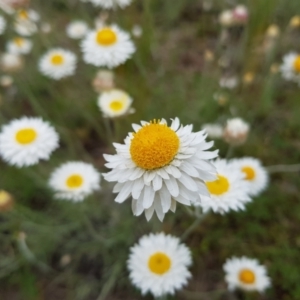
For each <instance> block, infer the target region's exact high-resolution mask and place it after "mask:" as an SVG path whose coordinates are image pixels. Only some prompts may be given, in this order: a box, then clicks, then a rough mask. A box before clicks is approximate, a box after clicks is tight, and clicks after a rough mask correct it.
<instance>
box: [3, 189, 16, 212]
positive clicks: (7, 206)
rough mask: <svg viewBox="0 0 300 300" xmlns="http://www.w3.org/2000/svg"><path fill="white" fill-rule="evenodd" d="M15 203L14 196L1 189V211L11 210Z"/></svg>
mask: <svg viewBox="0 0 300 300" xmlns="http://www.w3.org/2000/svg"><path fill="white" fill-rule="evenodd" d="M13 205H14V199H13V196H12V195H11V194H10V193H8V192H6V191H4V190H0V212H2V211H8V210H11V209H12V208H13Z"/></svg>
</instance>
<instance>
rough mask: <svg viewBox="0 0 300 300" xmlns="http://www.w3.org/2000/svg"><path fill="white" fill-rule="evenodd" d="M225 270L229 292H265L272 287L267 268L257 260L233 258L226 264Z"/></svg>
mask: <svg viewBox="0 0 300 300" xmlns="http://www.w3.org/2000/svg"><path fill="white" fill-rule="evenodd" d="M223 269H224V271H225V280H226V282H227V284H228V289H229V290H235V289H237V288H240V289H243V290H245V291H258V292H263V291H264V290H265V289H267V288H268V287H270V286H271V280H270V278H269V277H268V275H267V270H266V267H265V266H263V265H260V264H259V262H258V261H257V260H256V259H251V258H247V257H244V256H243V257H241V258H237V257H232V258H230V259H228V260H227V261H226V262H225V264H224V266H223Z"/></svg>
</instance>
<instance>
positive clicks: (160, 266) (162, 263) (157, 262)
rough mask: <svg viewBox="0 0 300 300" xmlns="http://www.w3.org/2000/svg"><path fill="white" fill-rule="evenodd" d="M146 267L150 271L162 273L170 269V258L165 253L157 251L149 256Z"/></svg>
mask: <svg viewBox="0 0 300 300" xmlns="http://www.w3.org/2000/svg"><path fill="white" fill-rule="evenodd" d="M148 267H149V269H150V271H151V272H153V273H155V274H157V275H163V274H165V273H166V272H168V271H169V270H170V268H171V259H170V258H169V256H168V255H166V254H165V253H162V252H157V253H155V254H153V255H151V256H150V258H149V260H148Z"/></svg>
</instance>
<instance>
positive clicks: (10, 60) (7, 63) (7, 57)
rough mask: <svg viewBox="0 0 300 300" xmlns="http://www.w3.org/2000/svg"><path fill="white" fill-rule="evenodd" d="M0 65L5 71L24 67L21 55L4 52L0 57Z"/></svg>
mask: <svg viewBox="0 0 300 300" xmlns="http://www.w3.org/2000/svg"><path fill="white" fill-rule="evenodd" d="M0 65H1V68H2V70H3V71H7V72H16V71H19V70H20V69H21V68H22V67H23V60H22V58H21V56H20V55H17V54H13V53H4V54H2V55H1V57H0Z"/></svg>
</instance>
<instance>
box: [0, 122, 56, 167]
mask: <svg viewBox="0 0 300 300" xmlns="http://www.w3.org/2000/svg"><path fill="white" fill-rule="evenodd" d="M57 147H58V135H57V133H56V131H55V130H54V128H53V127H51V126H50V124H49V123H48V122H45V121H43V120H42V119H41V118H32V117H23V118H21V119H16V120H13V121H11V122H10V123H9V124H7V125H4V126H3V128H2V131H1V132H0V156H1V157H2V158H3V159H4V160H5V161H6V162H7V163H8V164H10V165H15V166H17V167H23V166H31V165H35V164H37V163H38V162H39V161H40V160H41V159H46V160H47V159H49V157H50V155H51V153H52V152H53V151H54V150H55V149H56V148H57Z"/></svg>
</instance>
